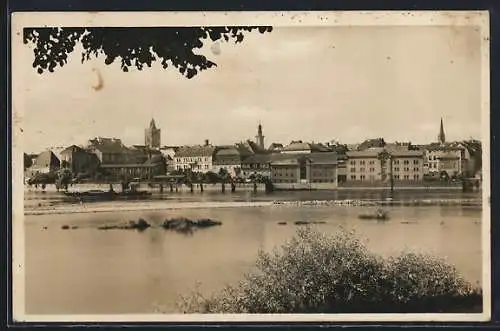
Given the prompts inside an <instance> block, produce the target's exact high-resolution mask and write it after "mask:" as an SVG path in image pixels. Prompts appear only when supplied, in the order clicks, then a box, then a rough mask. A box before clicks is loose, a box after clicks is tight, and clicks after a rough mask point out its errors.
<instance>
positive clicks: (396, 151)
mask: <svg viewBox="0 0 500 331" xmlns="http://www.w3.org/2000/svg"><path fill="white" fill-rule="evenodd" d="M383 151H386V152H388V153H389V154H391V155H392V156H396V157H421V156H423V155H424V152H423V151H419V150H407V149H404V148H383V147H372V148H367V149H365V150H362V151H347V153H346V155H347V157H348V158H355V157H377V156H378V155H379V154H380V153H381V152H383Z"/></svg>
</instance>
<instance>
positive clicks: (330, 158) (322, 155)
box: [271, 152, 337, 165]
mask: <svg viewBox="0 0 500 331" xmlns="http://www.w3.org/2000/svg"><path fill="white" fill-rule="evenodd" d="M301 159H302V160H306V161H309V162H311V163H312V164H337V153H335V152H314V153H310V154H307V155H291V154H273V155H272V157H271V164H272V165H295V164H299V163H300V160H301Z"/></svg>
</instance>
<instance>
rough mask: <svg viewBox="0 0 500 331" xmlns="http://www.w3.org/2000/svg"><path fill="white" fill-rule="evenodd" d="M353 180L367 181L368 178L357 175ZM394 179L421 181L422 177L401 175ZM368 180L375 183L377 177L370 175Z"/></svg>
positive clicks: (353, 176) (352, 176)
mask: <svg viewBox="0 0 500 331" xmlns="http://www.w3.org/2000/svg"><path fill="white" fill-rule="evenodd" d="M350 178H351V180H361V181H363V180H366V179H367V177H366V176H365V175H360V176H356V175H351V177H350ZM394 179H396V180H400V179H403V180H410V179H413V180H419V179H420V175H418V174H417V175H413V176H410V175H403V176H400V175H394ZM368 180H371V181H374V180H376V178H375V176H373V175H370V176H368Z"/></svg>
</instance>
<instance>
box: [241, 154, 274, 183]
mask: <svg viewBox="0 0 500 331" xmlns="http://www.w3.org/2000/svg"><path fill="white" fill-rule="evenodd" d="M272 156H273V155H271V154H253V155H251V156H248V157H246V158H244V159H243V160H242V162H241V174H242V176H243V177H244V178H249V177H251V176H262V177H266V178H270V177H271V167H270V163H271V157H272Z"/></svg>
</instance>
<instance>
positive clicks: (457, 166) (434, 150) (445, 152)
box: [423, 143, 470, 177]
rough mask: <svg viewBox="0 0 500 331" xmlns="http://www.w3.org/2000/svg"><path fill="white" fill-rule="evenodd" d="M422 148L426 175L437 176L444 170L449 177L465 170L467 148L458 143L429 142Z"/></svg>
mask: <svg viewBox="0 0 500 331" xmlns="http://www.w3.org/2000/svg"><path fill="white" fill-rule="evenodd" d="M423 148H424V151H425V167H424V173H425V174H426V175H431V176H439V175H440V174H442V172H443V171H444V172H446V174H447V175H448V176H449V177H454V176H457V175H459V174H461V173H462V172H464V171H466V169H467V168H468V166H469V164H468V162H469V161H470V153H469V151H468V150H467V148H464V147H463V146H460V145H458V144H450V143H446V144H444V145H442V144H430V145H427V146H424V147H423Z"/></svg>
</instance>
